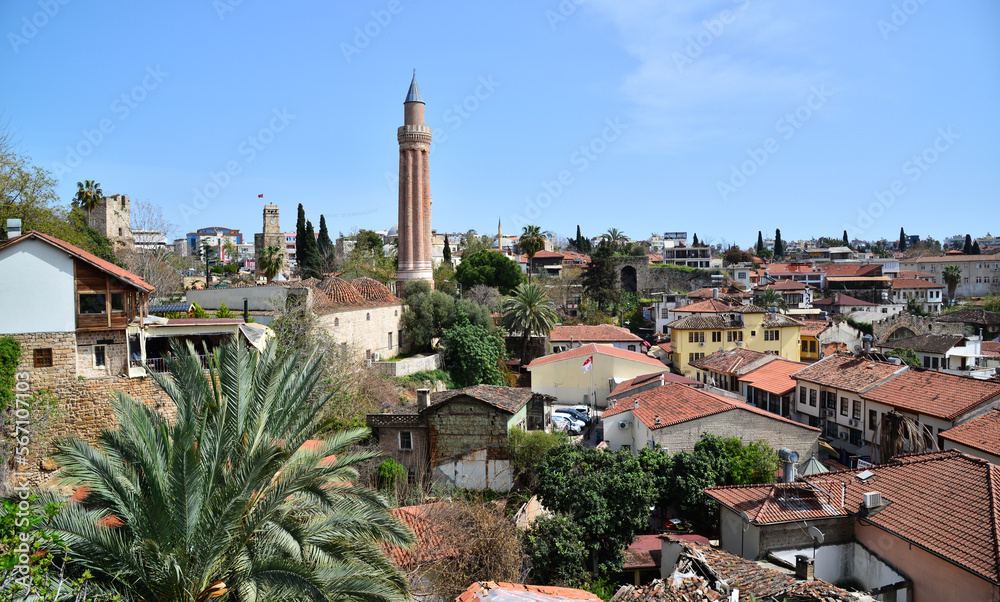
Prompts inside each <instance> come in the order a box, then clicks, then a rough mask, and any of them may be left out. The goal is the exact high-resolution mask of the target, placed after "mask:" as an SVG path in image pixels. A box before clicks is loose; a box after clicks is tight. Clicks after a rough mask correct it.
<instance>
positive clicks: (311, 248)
mask: <svg viewBox="0 0 1000 602" xmlns="http://www.w3.org/2000/svg"><path fill="white" fill-rule="evenodd" d="M303 243H304V244H303ZM295 244H296V249H308V254H307V256H306V259H305V263H300V264H299V274H300V275H301V276H302V277H303V278H322V277H323V272H322V270H320V261H319V244H318V243H317V242H316V231H315V230H313V225H312V222H310V221H308V220H307V221H306V238H305V240H304V241H302V242H298V241H296V243H295Z"/></svg>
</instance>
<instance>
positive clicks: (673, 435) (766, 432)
mask: <svg viewBox="0 0 1000 602" xmlns="http://www.w3.org/2000/svg"><path fill="white" fill-rule="evenodd" d="M652 433H653V434H652V437H653V440H654V441H655V442H656V443H658V444H660V446H662V447H664V448H666V449H667V450H668V451H669V452H670V453H672V454H675V453H677V452H681V451H687V452H690V451H694V446H695V444H696V443H697V442H698V441H701V435H702V433H711V434H713V435H718V436H720V437H736V438H739V439H742V440H743V441H744V442H745V443H750V442H752V441H758V440H763V441H765V442H766V443H767V444H768V445H769V446H771V448H772V449H775V450H777V449H781V448H783V447H787V448H789V449H792V450H794V451H797V452H798V453H799V456H800V457H803V458H808V457H809V455H810V454H814V453H816V451H817V448H818V441H819V435H820V432H819V430H818V429H810V428H805V425H801V426H799V425H796V424H791V423H789V422H786V421H784V420H781V419H780V418H778V417H775V418H770V417H768V416H763V415H761V414H757V413H756V412H751V411H749V410H742V409H736V410H730V411H728V412H722V413H719V414H714V415H712V416H706V417H704V418H698V419H696V420H689V421H687V422H682V423H680V424H675V425H672V426H668V427H664V428H661V429H656V430H653V431H652ZM638 443H639V444H644V443H645V442H638Z"/></svg>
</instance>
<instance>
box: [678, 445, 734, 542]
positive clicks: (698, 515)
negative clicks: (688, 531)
mask: <svg viewBox="0 0 1000 602" xmlns="http://www.w3.org/2000/svg"><path fill="white" fill-rule="evenodd" d="M672 460H673V472H672V473H671V474H670V483H669V489H668V491H669V494H668V499H670V500H671V501H672V502H673V504H674V506H676V507H677V510H678V511H680V513H681V515H682V516H684V517H685V518H687V519H688V520H690V521H691V522H692V523H694V524H695V525H696V526H697V527H699V528H708V529H711V528H712V527H714V525H715V522H716V515H717V514H718V506H717V505H716V504H715V502H714V501H713V500H712V499H711V498H709V497H708V496H706V495H705V488H707V487H715V486H716V485H719V484H721V483H722V482H723V481H724V479H725V475H724V474H720V472H719V466H718V464H717V463H716V462H713V461H712V458H711V457H709V456H708V455H707V454H706V453H704V452H701V453H699V452H684V451H682V452H678V453H676V454H674V455H673V458H672Z"/></svg>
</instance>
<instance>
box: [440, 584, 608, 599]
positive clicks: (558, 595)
mask: <svg viewBox="0 0 1000 602" xmlns="http://www.w3.org/2000/svg"><path fill="white" fill-rule="evenodd" d="M565 600H583V601H584V602H602V601H601V599H600V598H599V597H598V596H597V595H596V594H592V593H590V592H585V591H583V590H582V589H574V588H571V587H554V586H548V585H526V584H523V583H503V582H499V583H498V582H495V581H478V582H476V583H473V584H472V585H470V586H469V588H468V589H467V590H465V591H464V592H463V593H462V595H460V596H459V597H457V598H455V602H557V601H565Z"/></svg>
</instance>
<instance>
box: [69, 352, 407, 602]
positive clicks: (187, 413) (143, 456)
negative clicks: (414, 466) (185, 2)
mask: <svg viewBox="0 0 1000 602" xmlns="http://www.w3.org/2000/svg"><path fill="white" fill-rule="evenodd" d="M174 356H175V357H173V358H171V359H168V360H167V367H168V369H169V370H170V375H169V376H168V375H160V374H156V373H153V374H152V376H153V378H154V379H155V380H156V381H157V383H158V384H159V385H160V386H161V387H162V388H163V389H164V391H166V393H167V394H168V395H169V396H170V398H171V400H172V401H173V403H174V404H176V407H177V415H176V419H175V421H174V422H173V423H172V424H171V423H168V422H167V420H166V419H165V418H164V417H163V416H161V415H160V414H159V413H158V412H156V411H155V410H153V409H151V408H150V407H148V406H146V405H145V404H144V403H142V402H141V401H136V400H134V399H132V398H130V397H128V396H126V395H125V394H123V393H119V394H118V395H117V397H115V398H113V399H112V407H113V411H114V414H115V417H116V419H117V420H116V423H117V424H118V425H120V426H119V428H118V429H117V430H105V431H104V432H103V433H102V434H101V435H100V437H99V438H98V442H99V446H94V445H92V444H90V443H88V442H85V441H82V440H80V439H76V438H69V439H66V440H63V441H61V442H59V443H57V444H56V449H57V452H56V454H55V459H56V461H57V462H58V463H59V465H60V466H61V467H62V468H61V470H62V472H61V475H62V477H63V478H64V479H67V480H68V481H69V482H73V483H79V484H84V485H85V486H86V487H87V493H86V497H85V498H84V499H83V500H82V501H81V502H80V503H71V504H69V505H67V506H66V507H65V508H64V509H63V511H62V513H60V514H59V515H58V516H56V517H55V518H54V519H53V520H52V527H53V531H54V532H55V533H56V534H57V535H58V536H60V537H61V538H62V539H63V541H65V542H66V546H67V549H68V552H69V555H70V558H71V559H72V560H71V563H70V565H71V566H72V567H75V568H76V569H77V570H81V571H82V570H83V569H87V570H89V571H90V572H91V573H92V574H93V575H94V578H95V580H96V581H98V582H101V583H102V584H105V585H107V586H108V587H109V588H112V589H114V590H115V591H116V592H118V593H120V594H121V595H122V596H123V597H126V598H128V599H141V600H185V601H201V600H206V599H208V598H209V597H210V596H220V595H224V594H225V593H227V592H229V593H231V594H232V596H230V597H231V598H235V599H240V600H251V599H256V600H277V599H312V600H358V601H361V600H364V601H366V602H371V601H375V600H377V601H383V602H389V601H400V602H402V601H403V600H406V599H408V597H409V592H408V588H407V585H406V580H405V578H404V577H403V576H402V575H401V574H400V572H399V570H398V569H397V568H395V567H394V566H393V564H392V563H391V562H390V561H389V560H388V559H387V558H386V557H385V554H384V552H383V551H382V549H381V548H380V545H381V544H390V545H399V546H406V545H409V544H411V543H412V541H413V535H412V533H411V532H409V530H408V529H407V528H406V527H404V526H403V525H402V524H400V523H399V522H397V521H396V520H395V519H394V518H393V516H392V514H391V513H390V512H389V509H388V508H387V505H386V502H385V500H384V498H382V497H381V496H378V495H376V494H374V493H373V492H371V491H369V490H367V489H365V488H364V487H359V486H358V485H357V484H356V483H355V482H354V481H355V480H356V478H357V472H356V469H355V466H356V465H357V464H359V463H360V462H364V461H368V460H371V459H375V458H377V457H378V454H377V453H374V452H361V451H348V450H349V448H350V447H351V446H352V445H355V444H356V443H358V442H359V441H360V440H362V439H363V438H364V437H366V436H367V432H366V430H365V429H357V430H353V431H349V432H343V433H337V434H334V435H332V436H330V437H326V438H321V437H319V434H318V432H317V431H318V426H319V422H320V418H321V416H322V410H323V406H324V405H325V404H326V403H327V402H328V401H329V397H328V396H326V395H314V394H313V393H314V390H315V388H316V386H317V384H318V383H319V380H320V378H321V375H322V367H321V357H320V356H318V355H315V354H313V355H310V356H308V357H301V356H298V355H294V356H292V357H289V358H288V359H286V360H283V361H280V360H278V359H277V358H276V356H275V347H274V346H269V347H268V348H267V351H265V352H263V353H258V352H257V351H256V350H250V349H248V348H247V346H246V345H245V344H243V343H242V342H236V343H231V344H225V345H222V346H221V347H219V348H217V349H216V350H215V353H214V355H213V356H212V357H211V358H210V359H211V361H210V373H209V374H208V375H206V374H205V372H204V371H203V370H202V365H201V360H200V359H199V356H198V353H197V351H196V350H195V349H194V347H193V345H190V344H189V345H188V347H187V348H186V349H185V348H182V347H180V346H176V347H175V348H174ZM102 524H103V525H104V528H95V525H102Z"/></svg>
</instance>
